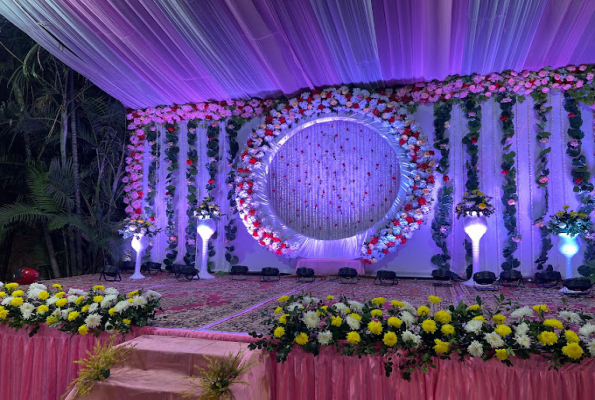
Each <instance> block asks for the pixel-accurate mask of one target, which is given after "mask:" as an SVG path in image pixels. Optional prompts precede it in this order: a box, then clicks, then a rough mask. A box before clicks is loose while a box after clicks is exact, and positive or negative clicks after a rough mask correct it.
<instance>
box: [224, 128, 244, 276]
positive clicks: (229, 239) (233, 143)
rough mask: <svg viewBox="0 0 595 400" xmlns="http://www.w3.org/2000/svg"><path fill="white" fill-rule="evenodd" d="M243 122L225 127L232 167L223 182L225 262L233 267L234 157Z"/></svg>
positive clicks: (235, 234) (238, 260) (235, 260)
mask: <svg viewBox="0 0 595 400" xmlns="http://www.w3.org/2000/svg"><path fill="white" fill-rule="evenodd" d="M244 122H245V120H244V119H243V118H242V117H234V118H232V119H231V120H230V121H229V122H228V123H227V126H226V127H225V131H226V132H227V141H228V147H229V150H228V158H227V162H228V164H229V165H230V166H231V167H232V168H231V170H230V171H229V174H228V175H227V179H226V180H225V182H226V183H227V184H228V186H229V192H228V193H227V201H228V202H229V215H228V216H227V221H228V222H227V224H226V225H225V260H226V261H227V262H228V263H229V264H230V265H231V266H234V265H236V264H238V263H239V262H240V259H239V257H238V256H237V255H234V251H235V246H234V244H233V241H234V240H235V239H236V236H237V232H238V227H237V226H235V222H236V219H235V215H236V214H237V213H238V209H237V206H236V201H235V192H236V183H235V175H236V174H235V170H236V166H235V163H236V162H237V160H236V157H237V155H238V151H239V150H240V146H239V144H238V140H237V138H238V131H239V130H240V128H241V127H242V125H243V123H244Z"/></svg>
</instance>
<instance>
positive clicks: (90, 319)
mask: <svg viewBox="0 0 595 400" xmlns="http://www.w3.org/2000/svg"><path fill="white" fill-rule="evenodd" d="M85 324H87V326H88V327H89V328H97V327H98V326H99V325H101V315H99V314H89V315H88V316H87V318H85Z"/></svg>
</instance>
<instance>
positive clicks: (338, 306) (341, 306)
mask: <svg viewBox="0 0 595 400" xmlns="http://www.w3.org/2000/svg"><path fill="white" fill-rule="evenodd" d="M333 307H334V308H335V309H336V310H337V311H339V312H340V313H341V314H346V313H347V308H349V307H347V306H346V305H345V304H344V303H335V304H333Z"/></svg>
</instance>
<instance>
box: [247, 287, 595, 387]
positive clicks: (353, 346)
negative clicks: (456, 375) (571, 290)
mask: <svg viewBox="0 0 595 400" xmlns="http://www.w3.org/2000/svg"><path fill="white" fill-rule="evenodd" d="M428 300H429V303H428V304H425V305H421V306H419V307H418V308H415V307H413V306H412V305H411V304H409V303H407V302H401V301H398V300H392V301H387V300H386V299H384V298H382V297H377V298H374V299H372V300H370V301H367V302H364V303H360V302H358V301H353V300H351V301H349V300H347V299H346V298H344V297H341V298H339V301H338V302H336V301H334V297H333V296H328V297H327V298H326V299H324V300H322V299H317V298H315V297H312V296H310V295H307V294H304V293H302V294H301V295H298V296H293V295H292V296H291V297H289V296H283V297H281V298H279V299H278V302H279V303H280V304H279V306H278V307H277V308H276V309H275V311H274V315H266V319H265V320H264V321H263V324H265V325H269V326H270V331H269V334H268V335H267V336H263V335H262V334H257V333H254V332H252V333H251V335H252V336H253V337H256V338H259V339H260V340H259V341H257V342H256V343H253V344H251V345H250V349H264V350H266V351H268V352H274V353H276V355H277V361H279V362H281V361H285V360H286V359H287V357H288V355H289V353H290V352H291V351H292V350H293V349H294V347H295V346H296V345H297V346H301V347H302V348H303V349H304V350H305V351H306V352H309V353H313V354H314V355H317V354H318V353H319V351H320V349H321V347H322V346H335V347H336V349H337V351H338V352H340V353H341V354H342V355H346V356H358V357H361V356H364V355H380V356H383V357H384V366H385V372H386V375H387V376H389V375H390V374H391V373H392V371H393V369H394V368H398V369H399V370H401V371H402V373H403V377H404V378H405V379H407V380H409V379H410V377H411V373H412V372H413V371H415V369H416V368H420V369H422V370H423V371H424V372H426V371H427V370H428V368H429V367H434V357H440V358H441V359H450V357H451V356H455V357H458V358H459V359H460V360H461V361H464V360H465V359H466V357H468V356H469V357H475V358H482V359H483V360H489V359H492V358H497V359H498V360H500V361H501V362H503V363H505V364H506V365H508V366H511V365H512V361H513V360H514V358H515V357H518V358H521V359H528V358H530V356H531V355H532V354H535V355H542V356H544V357H545V358H547V359H548V362H549V364H550V367H549V369H557V368H558V367H559V366H561V365H563V364H564V363H567V362H571V363H579V362H580V361H581V360H583V359H584V358H586V357H593V356H595V336H594V334H595V325H593V324H591V323H590V322H589V321H590V320H591V317H590V316H588V315H585V314H582V313H578V312H574V311H570V310H567V309H565V308H559V309H558V310H556V311H552V310H550V309H549V308H548V307H547V305H544V304H542V305H535V306H533V307H532V308H530V307H528V306H525V307H519V306H518V305H514V304H513V303H512V302H511V300H507V299H505V298H504V295H501V296H500V297H496V300H497V303H496V307H495V308H494V309H493V310H488V309H486V308H484V307H483V306H482V303H481V299H480V298H479V297H477V304H472V305H467V304H465V303H463V302H460V303H459V304H458V305H457V306H452V305H451V306H449V307H448V308H445V307H442V306H441V299H440V298H439V297H436V296H429V298H428ZM396 357H399V359H398V360H397V359H396Z"/></svg>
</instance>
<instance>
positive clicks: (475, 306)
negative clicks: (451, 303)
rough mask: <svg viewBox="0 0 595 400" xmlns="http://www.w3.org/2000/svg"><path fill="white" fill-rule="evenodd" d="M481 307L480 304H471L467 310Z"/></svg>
mask: <svg viewBox="0 0 595 400" xmlns="http://www.w3.org/2000/svg"><path fill="white" fill-rule="evenodd" d="M480 308H481V306H480V305H479V304H473V305H472V306H469V311H476V310H479V309H480Z"/></svg>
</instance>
